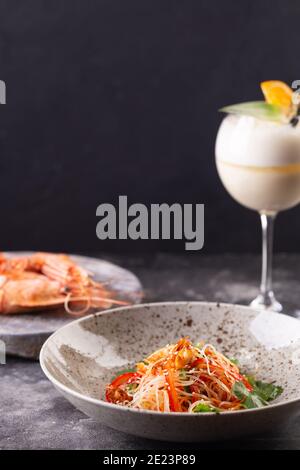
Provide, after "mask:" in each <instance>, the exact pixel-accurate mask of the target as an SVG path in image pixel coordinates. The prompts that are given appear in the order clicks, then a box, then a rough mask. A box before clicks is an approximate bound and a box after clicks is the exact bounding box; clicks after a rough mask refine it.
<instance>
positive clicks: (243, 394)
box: [232, 382, 267, 409]
mask: <svg viewBox="0 0 300 470" xmlns="http://www.w3.org/2000/svg"><path fill="white" fill-rule="evenodd" d="M232 392H233V394H234V395H235V396H236V398H238V399H239V400H241V401H242V402H243V406H244V408H247V409H251V408H262V407H263V406H265V405H266V404H267V403H266V401H265V400H263V399H262V398H261V397H259V396H258V395H257V394H256V393H255V392H251V391H250V390H248V389H247V388H246V387H245V385H244V384H243V382H235V383H234V385H233V387H232Z"/></svg>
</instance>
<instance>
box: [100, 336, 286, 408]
mask: <svg viewBox="0 0 300 470" xmlns="http://www.w3.org/2000/svg"><path fill="white" fill-rule="evenodd" d="M257 383H258V382H257ZM260 383H261V384H262V382H260ZM236 384H238V386H239V388H238V389H236ZM263 385H266V384H263ZM255 387H256V385H255ZM268 387H272V394H271V391H270V398H269V399H270V400H271V399H274V398H276V396H277V395H279V394H280V393H281V392H282V389H281V387H276V386H275V385H272V384H268ZM257 390H258V389H257V387H256V388H255V390H254V385H253V383H252V382H251V381H250V379H248V378H247V377H246V376H245V375H243V374H241V372H240V370H239V367H238V366H237V365H236V364H235V363H234V362H232V361H230V360H229V359H228V358H226V357H225V356H224V355H223V354H222V353H220V352H219V351H217V350H216V349H215V347H214V346H212V345H211V344H204V346H203V347H197V346H194V345H193V344H192V343H191V342H190V341H189V339H187V338H182V339H180V340H179V341H178V342H177V343H176V344H171V345H167V346H165V347H164V348H162V349H160V350H158V351H155V352H154V353H153V354H151V355H150V356H148V357H147V358H146V359H145V360H144V361H143V362H140V363H138V364H137V366H136V371H134V372H127V373H125V374H121V375H120V376H118V377H117V378H116V379H115V380H113V382H111V384H109V385H108V386H107V388H106V399H107V401H109V402H112V403H116V404H119V405H126V406H128V407H130V408H136V409H146V410H152V411H162V412H169V411H175V412H188V413H194V412H221V411H236V410H241V409H244V408H246V407H248V408H250V407H255V406H254V405H253V406H251V405H252V401H251V399H252V395H253V396H254V393H259V392H258V391H257ZM255 399H256V402H255V404H257V403H258V405H259V406H260V403H261V406H264V405H265V404H267V403H266V401H267V400H268V398H266V397H264V398H262V397H260V396H259V395H258V396H256V395H255Z"/></svg>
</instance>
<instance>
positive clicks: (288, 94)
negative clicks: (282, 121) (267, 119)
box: [260, 80, 293, 111]
mask: <svg viewBox="0 0 300 470" xmlns="http://www.w3.org/2000/svg"><path fill="white" fill-rule="evenodd" d="M260 86H261V89H262V92H263V94H264V96H265V99H266V102H267V103H269V104H273V105H277V106H281V107H282V108H284V109H285V110H286V111H289V110H290V109H291V107H292V105H293V101H292V100H293V90H292V89H291V88H290V87H289V86H288V85H287V84H286V83H284V82H281V81H279V80H269V81H267V82H262V83H261V84H260Z"/></svg>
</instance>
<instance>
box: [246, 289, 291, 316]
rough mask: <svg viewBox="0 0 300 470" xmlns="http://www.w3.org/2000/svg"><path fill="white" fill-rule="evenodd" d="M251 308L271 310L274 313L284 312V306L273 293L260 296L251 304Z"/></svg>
mask: <svg viewBox="0 0 300 470" xmlns="http://www.w3.org/2000/svg"><path fill="white" fill-rule="evenodd" d="M250 306H251V307H253V308H255V309H256V310H270V311H272V312H282V309H283V308H282V305H281V304H280V303H279V302H277V300H276V299H275V296H274V292H272V291H271V292H268V293H266V294H259V295H258V296H257V297H256V299H254V300H253V301H252V302H251V304H250Z"/></svg>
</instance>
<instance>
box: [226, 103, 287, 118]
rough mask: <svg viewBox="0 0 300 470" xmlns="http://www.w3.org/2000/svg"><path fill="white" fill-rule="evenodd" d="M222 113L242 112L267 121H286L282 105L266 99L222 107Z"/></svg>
mask: <svg viewBox="0 0 300 470" xmlns="http://www.w3.org/2000/svg"><path fill="white" fill-rule="evenodd" d="M220 111H221V112H222V113H228V114H241V115H245V116H252V117H255V118H258V119H264V120H267V121H277V122H284V121H286V116H285V114H284V112H283V110H282V108H281V107H280V106H277V105H273V104H269V103H266V102H265V101H250V102H248V103H239V104H234V105H231V106H225V108H222V109H220Z"/></svg>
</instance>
